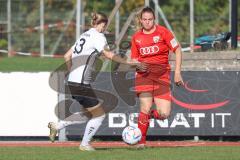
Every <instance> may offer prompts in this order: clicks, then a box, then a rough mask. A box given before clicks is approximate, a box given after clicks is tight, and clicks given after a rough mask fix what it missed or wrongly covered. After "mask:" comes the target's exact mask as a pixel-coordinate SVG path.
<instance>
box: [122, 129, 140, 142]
mask: <svg viewBox="0 0 240 160" xmlns="http://www.w3.org/2000/svg"><path fill="white" fill-rule="evenodd" d="M141 138H142V132H141V131H140V129H139V128H138V127H134V126H127V127H126V128H124V130H123V132H122V139H123V141H124V142H125V143H127V144H129V145H134V144H137V143H138V142H139V141H140V140H141Z"/></svg>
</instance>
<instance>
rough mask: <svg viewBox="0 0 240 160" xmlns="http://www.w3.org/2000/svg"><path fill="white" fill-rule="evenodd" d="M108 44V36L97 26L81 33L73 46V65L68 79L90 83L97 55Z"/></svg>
mask: <svg viewBox="0 0 240 160" xmlns="http://www.w3.org/2000/svg"><path fill="white" fill-rule="evenodd" d="M106 45H107V40H106V37H105V36H104V34H103V33H99V32H98V31H97V30H96V29H95V28H91V29H89V30H88V31H86V32H84V33H83V34H81V36H80V38H79V39H78V40H77V41H76V43H75V44H74V45H73V46H72V51H73V53H72V67H71V72H70V74H69V77H68V81H70V82H76V83H84V84H89V83H90V82H91V80H92V72H93V71H94V64H95V63H94V62H95V60H96V57H97V56H99V54H100V53H101V52H102V51H103V50H104V47H105V46H106Z"/></svg>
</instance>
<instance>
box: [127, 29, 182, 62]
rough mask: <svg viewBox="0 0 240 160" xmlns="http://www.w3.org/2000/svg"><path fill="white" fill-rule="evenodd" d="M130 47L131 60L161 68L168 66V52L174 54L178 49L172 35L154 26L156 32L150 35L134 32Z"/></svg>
mask: <svg viewBox="0 0 240 160" xmlns="http://www.w3.org/2000/svg"><path fill="white" fill-rule="evenodd" d="M131 45H132V46H131V58H133V59H137V60H138V61H140V62H145V63H150V64H158V65H163V66H166V65H168V64H169V63H168V54H169V51H170V50H172V51H173V52H174V51H175V50H176V49H177V48H178V47H179V44H178V43H177V41H176V40H175V38H174V36H173V34H172V33H171V32H170V31H169V30H168V29H167V28H165V27H163V26H160V25H156V30H155V31H154V32H153V33H151V34H145V33H143V31H142V30H141V31H138V32H136V33H135V34H134V35H133V37H132V41H131Z"/></svg>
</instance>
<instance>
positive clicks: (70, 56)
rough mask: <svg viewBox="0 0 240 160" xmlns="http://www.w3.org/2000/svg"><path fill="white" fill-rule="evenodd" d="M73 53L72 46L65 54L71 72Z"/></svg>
mask: <svg viewBox="0 0 240 160" xmlns="http://www.w3.org/2000/svg"><path fill="white" fill-rule="evenodd" d="M72 53H73V50H72V48H70V49H69V50H68V51H67V52H66V53H65V54H64V60H65V63H66V65H67V70H68V71H69V72H70V71H71V67H72Z"/></svg>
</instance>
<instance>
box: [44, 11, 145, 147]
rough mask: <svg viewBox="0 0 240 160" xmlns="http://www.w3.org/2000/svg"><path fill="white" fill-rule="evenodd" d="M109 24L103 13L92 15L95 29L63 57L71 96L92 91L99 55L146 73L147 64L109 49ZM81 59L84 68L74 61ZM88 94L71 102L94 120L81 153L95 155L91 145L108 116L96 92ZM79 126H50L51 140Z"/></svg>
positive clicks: (86, 133) (82, 36)
mask: <svg viewBox="0 0 240 160" xmlns="http://www.w3.org/2000/svg"><path fill="white" fill-rule="evenodd" d="M107 22H108V19H107V16H106V15H104V14H103V13H93V14H92V22H91V25H92V28H91V29H89V30H88V31H86V32H84V33H83V34H81V36H80V38H79V39H78V40H77V41H76V43H75V44H74V45H73V46H72V48H70V49H69V50H68V51H67V53H66V54H65V55H64V59H65V62H66V65H67V68H68V70H69V71H70V73H69V76H68V84H69V89H70V92H71V90H74V89H76V88H77V89H79V90H81V91H82V90H83V92H84V88H86V87H87V88H91V86H90V82H91V79H92V77H91V72H92V71H93V67H94V66H93V65H94V61H95V59H96V57H97V56H99V54H103V55H104V56H105V57H107V58H108V59H111V60H113V61H116V62H118V63H123V64H129V65H131V66H134V67H138V68H139V69H142V70H144V69H146V66H144V64H141V63H138V62H136V61H132V60H127V59H123V58H121V57H120V56H118V55H115V54H114V53H112V52H111V51H109V50H107V49H106V48H107V47H106V46H107V40H106V37H105V36H104V34H103V32H104V30H105V28H106V25H107ZM79 56H80V59H81V64H79V61H78V60H76V61H75V60H74V59H77V58H78V57H79ZM73 92H74V91H73ZM87 92H88V93H87V94H89V95H90V96H91V97H88V96H75V95H73V96H72V98H73V99H75V100H77V101H78V102H79V103H80V104H81V105H82V106H83V107H84V108H85V109H86V110H87V111H88V112H89V113H90V114H91V119H90V120H89V121H88V122H87V125H86V128H85V132H84V136H83V139H82V142H81V144H80V146H79V149H80V150H83V151H94V148H93V147H92V146H91V145H90V144H89V142H90V141H91V139H92V137H93V136H94V135H95V133H96V132H97V130H98V128H99V127H100V125H101V124H102V121H103V120H104V118H105V112H104V110H103V108H102V106H101V103H100V102H99V100H98V99H97V97H95V94H94V91H93V90H92V91H91V90H90V91H89V90H87ZM76 123H78V122H76V121H61V122H59V123H53V122H50V123H49V124H48V127H49V129H50V135H49V138H50V140H51V141H52V142H54V140H55V137H56V134H57V131H58V130H60V129H62V128H64V127H66V126H68V125H72V124H76ZM80 123H81V122H80Z"/></svg>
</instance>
